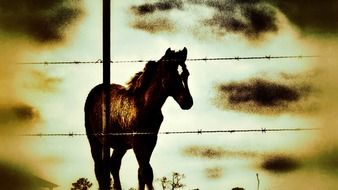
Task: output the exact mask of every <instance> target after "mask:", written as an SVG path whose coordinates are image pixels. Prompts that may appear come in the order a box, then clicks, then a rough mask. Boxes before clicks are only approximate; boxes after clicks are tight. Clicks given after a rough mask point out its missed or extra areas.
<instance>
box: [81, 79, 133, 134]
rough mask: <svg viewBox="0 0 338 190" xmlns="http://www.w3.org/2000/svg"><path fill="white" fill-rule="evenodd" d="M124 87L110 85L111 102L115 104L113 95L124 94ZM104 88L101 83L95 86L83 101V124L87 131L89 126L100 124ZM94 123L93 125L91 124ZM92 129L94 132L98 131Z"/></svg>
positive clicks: (96, 126)
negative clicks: (84, 101)
mask: <svg viewBox="0 0 338 190" xmlns="http://www.w3.org/2000/svg"><path fill="white" fill-rule="evenodd" d="M125 92H126V89H125V88H124V87H123V86H121V85H118V84H111V85H110V95H111V104H115V102H114V101H115V99H116V98H115V96H118V94H125ZM103 93H104V88H103V85H102V84H99V85H97V86H95V87H94V88H93V89H92V90H91V91H90V92H89V94H88V96H87V99H86V103H85V108H84V111H85V124H86V129H87V131H88V130H90V131H91V132H93V131H92V129H91V128H93V127H94V128H95V129H99V128H100V127H101V126H102V114H103V113H102V110H103V109H102V105H103ZM93 125H95V126H93ZM95 129H94V132H99V131H97V130H95Z"/></svg>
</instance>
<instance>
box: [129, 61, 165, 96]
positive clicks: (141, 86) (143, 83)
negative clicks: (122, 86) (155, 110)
mask: <svg viewBox="0 0 338 190" xmlns="http://www.w3.org/2000/svg"><path fill="white" fill-rule="evenodd" d="M157 65H158V64H157V62H155V61H149V62H148V63H147V64H146V66H145V67H144V69H143V71H140V72H138V73H136V74H135V75H134V77H133V78H132V79H131V80H130V81H129V82H128V83H127V89H128V91H129V92H132V93H138V92H141V91H143V90H145V89H146V88H147V87H148V86H149V84H150V83H151V82H152V81H153V80H151V79H152V77H153V76H154V74H155V71H156V68H157Z"/></svg>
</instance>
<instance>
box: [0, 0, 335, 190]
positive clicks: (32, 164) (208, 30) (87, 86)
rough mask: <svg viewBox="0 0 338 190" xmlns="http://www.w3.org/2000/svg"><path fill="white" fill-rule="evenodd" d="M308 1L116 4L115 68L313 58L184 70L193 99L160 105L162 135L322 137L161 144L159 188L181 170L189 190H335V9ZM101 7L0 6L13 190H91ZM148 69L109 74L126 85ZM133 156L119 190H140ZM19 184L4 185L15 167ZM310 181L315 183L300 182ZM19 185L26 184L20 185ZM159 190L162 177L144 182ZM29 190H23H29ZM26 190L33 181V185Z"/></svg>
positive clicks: (5, 129)
mask: <svg viewBox="0 0 338 190" xmlns="http://www.w3.org/2000/svg"><path fill="white" fill-rule="evenodd" d="M335 5H337V2H336V1H331V0H329V1H326V2H324V3H323V2H317V1H304V0H293V1H291V0H283V1H280V0H251V1H250V0H248V1H246V0H243V1H230V0H224V1H220V0H172V1H168V0H149V1H146V0H137V1H130V0H127V1H112V7H111V8H112V22H111V29H112V31H111V36H112V42H111V53H112V60H140V59H142V60H158V59H160V58H161V57H162V56H163V55H164V53H165V51H166V49H167V48H169V47H170V48H171V49H175V50H180V49H183V48H184V47H186V48H187V49H188V58H205V57H208V58H213V57H237V56H241V57H244V56H270V55H271V56H284V55H316V56H318V57H316V58H303V59H271V60H241V61H237V60H232V61H207V62H203V61H201V62H187V63H186V64H187V68H188V70H189V72H190V74H191V75H190V77H189V87H190V91H191V94H192V97H193V98H194V106H193V107H192V108H191V109H190V110H185V111H184V110H181V109H180V108H179V106H178V105H177V104H176V103H175V101H174V100H173V99H172V98H169V99H168V100H167V101H166V103H165V105H164V106H163V108H162V111H163V115H164V117H165V118H164V121H163V123H162V125H161V129H160V131H185V130H200V129H202V130H224V129H261V128H266V129H274V128H282V129H289V128H304V129H310V128H318V129H319V130H315V131H298V132H268V133H264V134H263V133H231V134H230V133H229V134H228V133H221V134H203V135H197V134H196V135H195V134H190V135H160V136H159V139H158V143H157V145H156V148H155V150H154V153H153V155H152V159H151V164H152V166H153V170H154V175H155V179H156V178H160V177H162V176H170V175H171V173H172V172H179V173H184V174H185V176H186V177H185V178H184V180H183V182H184V183H185V184H186V187H185V189H194V188H199V189H232V188H234V187H243V188H245V189H257V177H256V174H258V176H259V179H260V189H274V190H275V189H277V190H278V189H280V190H284V189H333V188H334V187H336V186H337V185H338V184H337V182H336V181H337V180H336V178H337V174H338V173H337V171H338V170H337V169H338V166H337V160H338V146H337V142H336V139H337V135H338V130H337V127H338V122H337V121H336V117H335V115H336V113H337V111H338V104H337V103H336V102H337V101H336V97H337V92H338V90H337V87H336V80H337V75H336V71H338V67H337V61H336V60H335V56H336V55H335V53H336V49H337V47H338V40H337V39H338V38H337V35H338V23H337V21H338V18H337V17H338V14H337V12H338V11H337V8H336V7H338V6H335ZM101 8H102V4H101V2H100V1H91V0H58V1H51V2H49V1H48V2H47V1H43V0H17V1H13V2H8V1H4V0H0V41H1V43H0V50H1V51H0V56H1V57H2V59H1V61H0V66H1V70H0V84H1V85H0V90H1V93H0V131H1V135H0V136H1V140H0V143H1V146H0V158H1V159H0V171H2V172H0V173H2V174H1V175H0V180H2V181H1V184H3V188H4V189H8V186H11V188H16V189H22V186H20V184H22V183H23V181H27V180H25V178H24V177H25V176H27V175H28V174H27V173H31V174H34V175H36V176H39V177H41V178H44V179H46V180H49V181H51V182H53V183H55V184H58V185H59V187H58V189H70V187H71V184H72V183H73V182H75V181H76V180H77V179H79V178H81V177H86V178H88V179H89V180H90V181H91V182H93V184H94V185H93V189H95V188H97V182H96V179H95V175H94V170H93V160H92V158H91V155H90V148H89V143H88V141H87V139H86V137H85V136H80V137H24V136H20V135H22V134H36V133H69V132H74V133H84V132H85V130H84V111H83V107H84V102H85V99H86V97H87V94H88V93H89V91H90V90H91V89H92V88H93V87H94V86H95V85H97V84H99V83H101V82H102V66H101V65H100V64H83V65H43V64H42V65H31V64H25V65H22V64H18V63H23V62H45V61H96V60H98V59H101V57H102V29H101V28H102V24H101V20H102V10H101ZM143 67H144V63H124V64H112V65H111V81H112V82H113V83H117V84H126V83H127V82H128V81H129V80H130V78H131V77H132V76H134V74H135V73H137V72H138V71H141V70H142V69H143ZM137 168H138V166H137V162H136V159H135V156H134V155H133V152H132V151H129V152H128V153H127V154H126V155H125V157H124V158H123V161H122V168H121V181H122V186H123V187H124V188H125V189H129V188H131V187H136V186H137ZM13 171H14V172H16V173H18V174H20V175H21V176H23V177H22V178H20V177H17V178H14V179H16V181H17V182H18V183H15V184H16V185H14V187H13V184H10V183H3V182H4V181H8V180H7V179H8V176H11V175H12V174H11V172H13ZM309 178H310V179H311V184H310V183H306V182H308V179H309ZM26 179H27V178H26ZM154 184H155V187H156V189H160V186H159V183H158V181H156V180H155V181H154ZM25 186H26V187H28V186H29V184H25ZM32 189H33V186H32Z"/></svg>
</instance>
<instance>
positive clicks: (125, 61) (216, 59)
mask: <svg viewBox="0 0 338 190" xmlns="http://www.w3.org/2000/svg"><path fill="white" fill-rule="evenodd" d="M318 57H320V56H317V55H307V56H302V55H287V56H270V55H268V56H250V57H213V58H208V57H205V58H189V59H186V61H187V62H197V61H204V62H207V61H231V60H237V61H240V60H260V59H267V60H271V59H303V58H318ZM149 61H154V60H117V61H113V60H112V61H110V62H111V63H146V62H149ZM102 63H103V61H102V60H101V59H98V60H96V61H43V62H20V63H19V64H23V65H71V64H75V65H78V64H102Z"/></svg>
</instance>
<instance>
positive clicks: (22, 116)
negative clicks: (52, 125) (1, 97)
mask: <svg viewBox="0 0 338 190" xmlns="http://www.w3.org/2000/svg"><path fill="white" fill-rule="evenodd" d="M39 118H40V114H39V112H38V111H37V110H36V109H35V108H33V107H31V106H29V105H26V104H20V105H11V106H9V105H7V106H1V107H0V125H1V124H9V123H14V122H29V121H34V120H37V119H39Z"/></svg>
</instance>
